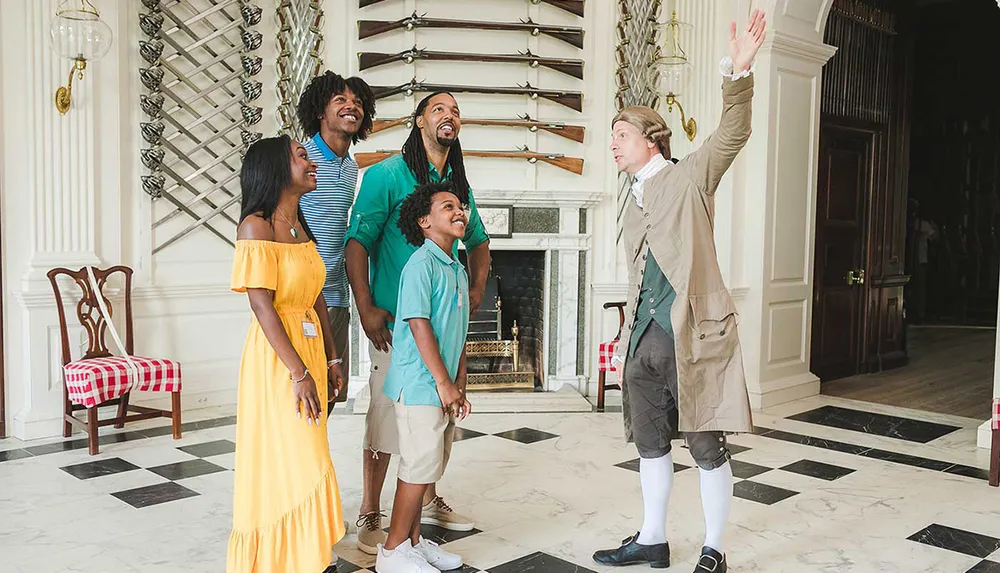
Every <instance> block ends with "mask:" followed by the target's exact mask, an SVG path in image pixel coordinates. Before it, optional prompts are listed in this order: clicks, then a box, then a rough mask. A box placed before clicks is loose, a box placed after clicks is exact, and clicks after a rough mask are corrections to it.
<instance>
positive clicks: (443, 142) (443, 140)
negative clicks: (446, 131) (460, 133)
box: [434, 135, 458, 147]
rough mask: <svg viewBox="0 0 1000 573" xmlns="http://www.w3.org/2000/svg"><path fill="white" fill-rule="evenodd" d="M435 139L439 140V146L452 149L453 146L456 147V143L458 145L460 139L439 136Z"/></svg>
mask: <svg viewBox="0 0 1000 573" xmlns="http://www.w3.org/2000/svg"><path fill="white" fill-rule="evenodd" d="M434 139H436V140H437V142H438V145H440V146H441V147H451V146H452V145H455V144H456V143H458V138H457V137H441V136H440V135H439V136H437V137H435V138H434Z"/></svg>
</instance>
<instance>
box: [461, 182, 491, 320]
mask: <svg viewBox="0 0 1000 573" xmlns="http://www.w3.org/2000/svg"><path fill="white" fill-rule="evenodd" d="M462 242H463V243H464V244H465V249H466V251H468V255H469V315H470V316H471V315H473V314H475V313H476V311H477V310H479V307H480V306H482V304H483V296H484V295H485V294H486V278H487V277H488V276H489V274H490V237H489V235H487V234H486V226H485V225H483V220H482V218H480V217H479V210H478V209H477V208H476V200H475V199H474V198H473V197H472V190H471V189H470V190H469V224H468V226H467V227H466V228H465V237H463V238H462Z"/></svg>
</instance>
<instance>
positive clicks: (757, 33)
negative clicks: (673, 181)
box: [681, 9, 767, 195]
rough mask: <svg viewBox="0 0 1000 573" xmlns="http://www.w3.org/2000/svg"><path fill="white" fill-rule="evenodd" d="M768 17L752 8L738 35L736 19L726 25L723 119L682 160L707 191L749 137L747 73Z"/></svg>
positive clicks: (750, 89)
mask: <svg viewBox="0 0 1000 573" xmlns="http://www.w3.org/2000/svg"><path fill="white" fill-rule="evenodd" d="M766 27H767V21H766V19H765V18H764V13H763V12H761V11H760V10H757V9H755V10H754V11H753V13H752V14H751V15H750V19H749V20H748V21H747V29H746V33H745V34H743V35H737V33H736V23H735V22H733V23H732V24H731V25H730V29H729V57H728V58H726V59H724V60H723V63H722V67H723V68H724V69H723V70H722V73H723V75H724V76H728V77H725V78H724V79H723V80H722V120H721V121H720V122H719V127H718V128H717V129H716V130H715V132H714V133H713V134H712V135H711V136H709V138H708V139H707V140H706V141H705V143H704V144H702V146H701V147H700V148H699V149H698V150H697V151H695V152H694V153H692V154H690V155H688V156H687V157H685V158H684V159H683V160H682V161H681V164H682V165H684V167H685V168H686V169H687V171H688V173H689V174H690V175H691V178H692V179H693V180H694V182H695V184H696V185H697V186H698V188H699V189H700V190H701V191H702V192H703V193H705V194H706V195H712V194H714V193H715V190H716V188H718V186H719V181H720V180H721V179H722V176H723V175H725V173H726V171H727V170H728V169H729V166H730V165H732V164H733V161H734V160H735V159H736V156H737V155H738V154H739V152H740V150H741V149H743V146H744V145H746V142H747V140H749V139H750V123H751V106H752V100H753V76H752V75H751V74H749V73H748V71H749V70H750V67H751V64H752V62H753V61H754V58H756V56H757V51H758V50H759V49H760V46H761V45H762V44H763V43H764V37H765V33H764V31H765V28H766Z"/></svg>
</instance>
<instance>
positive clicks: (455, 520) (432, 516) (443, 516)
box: [420, 496, 474, 531]
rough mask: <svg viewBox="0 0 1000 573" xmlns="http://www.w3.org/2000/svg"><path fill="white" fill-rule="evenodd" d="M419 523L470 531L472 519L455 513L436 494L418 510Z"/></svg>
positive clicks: (451, 529) (452, 529)
mask: <svg viewBox="0 0 1000 573" xmlns="http://www.w3.org/2000/svg"><path fill="white" fill-rule="evenodd" d="M420 523H423V524H426V525H437V526H438V527H443V528H444V529H448V530H450V531H472V528H473V526H474V524H473V523H472V520H470V519H468V518H466V517H462V516H461V515H459V514H457V513H455V510H453V509H452V508H450V507H448V504H447V503H445V502H444V500H443V499H441V496H437V497H435V498H434V499H432V500H431V502H430V503H428V504H427V505H425V506H423V508H421V510H420Z"/></svg>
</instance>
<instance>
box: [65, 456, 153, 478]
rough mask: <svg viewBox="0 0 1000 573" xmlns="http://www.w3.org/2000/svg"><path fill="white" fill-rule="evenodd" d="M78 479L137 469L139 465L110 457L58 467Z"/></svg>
mask: <svg viewBox="0 0 1000 573" xmlns="http://www.w3.org/2000/svg"><path fill="white" fill-rule="evenodd" d="M59 469H61V470H62V471H64V472H66V473H68V474H69V475H71V476H73V477H75V478H78V479H91V478H96V477H101V476H109V475H112V474H119V473H122V472H129V471H132V470H137V469H139V466H137V465H135V464H133V463H129V462H126V461H125V460H123V459H121V458H110V459H106V460H98V461H96V462H86V463H83V464H76V465H72V466H65V467H62V468H59Z"/></svg>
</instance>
